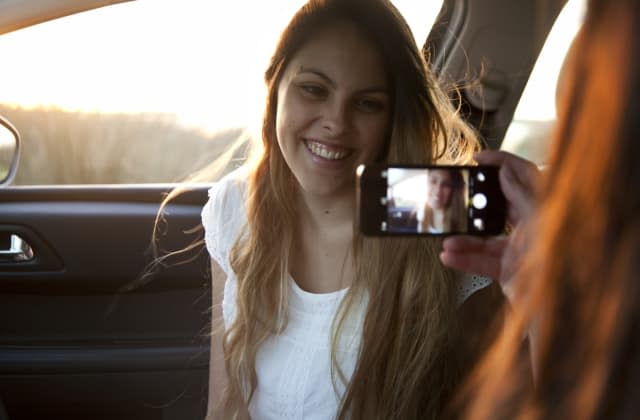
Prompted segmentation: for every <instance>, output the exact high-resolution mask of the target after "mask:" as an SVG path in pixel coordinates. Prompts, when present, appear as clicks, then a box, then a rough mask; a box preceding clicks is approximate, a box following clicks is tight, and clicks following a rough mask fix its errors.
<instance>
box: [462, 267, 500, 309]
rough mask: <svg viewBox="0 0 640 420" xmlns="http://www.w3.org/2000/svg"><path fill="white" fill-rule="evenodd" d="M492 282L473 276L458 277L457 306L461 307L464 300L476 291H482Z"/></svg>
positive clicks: (488, 279)
mask: <svg viewBox="0 0 640 420" xmlns="http://www.w3.org/2000/svg"><path fill="white" fill-rule="evenodd" d="M492 282H493V280H491V279H490V278H488V277H482V276H478V275H475V274H464V275H462V276H461V277H460V281H459V283H458V299H457V303H458V306H460V305H462V303H464V301H465V300H467V299H468V298H469V296H471V295H472V294H474V293H475V292H477V291H478V290H481V289H484V288H485V287H487V286H488V285H490V284H491V283H492Z"/></svg>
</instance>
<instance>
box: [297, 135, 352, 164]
mask: <svg viewBox="0 0 640 420" xmlns="http://www.w3.org/2000/svg"><path fill="white" fill-rule="evenodd" d="M304 144H305V146H307V150H309V152H311V154H312V155H314V156H316V157H319V158H321V159H324V160H328V161H337V160H343V159H345V158H346V157H348V156H349V155H350V154H351V150H349V149H347V148H345V147H340V146H336V145H330V144H326V143H322V142H319V141H316V140H308V139H307V140H305V141H304Z"/></svg>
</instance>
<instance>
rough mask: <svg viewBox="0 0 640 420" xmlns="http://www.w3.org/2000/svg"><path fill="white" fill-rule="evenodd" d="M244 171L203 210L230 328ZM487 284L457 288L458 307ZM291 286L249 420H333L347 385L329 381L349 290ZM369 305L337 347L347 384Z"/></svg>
mask: <svg viewBox="0 0 640 420" xmlns="http://www.w3.org/2000/svg"><path fill="white" fill-rule="evenodd" d="M245 175H246V173H245V172H244V171H242V170H236V171H234V172H232V173H230V174H229V175H227V176H225V177H224V178H223V179H222V180H220V181H219V182H217V183H216V184H214V186H213V187H212V188H211V189H210V190H209V201H208V202H207V204H206V205H205V206H204V208H203V210H202V224H203V226H204V229H205V243H206V245H207V249H208V251H209V253H210V255H211V257H212V258H213V259H214V260H215V261H216V262H217V263H218V264H219V265H220V267H221V268H222V270H223V271H224V272H225V273H226V274H227V281H226V283H225V286H224V297H223V302H222V312H223V318H224V324H225V327H226V328H228V327H229V326H230V325H231V323H232V322H233V320H234V318H235V316H236V305H235V302H236V289H237V279H236V276H235V274H234V273H233V271H232V270H231V267H230V264H229V253H230V250H231V247H232V246H233V244H234V243H235V241H236V239H237V238H238V236H239V235H241V234H242V233H243V227H244V226H245V224H246V209H245V206H244V194H245V191H246V176H245ZM490 283H491V280H490V279H487V278H483V277H477V276H473V277H465V278H463V279H462V281H461V282H460V289H459V292H458V302H459V303H462V302H463V301H464V300H465V299H466V298H467V297H469V296H471V294H473V293H474V292H475V291H477V290H479V289H482V288H484V287H486V286H487V285H489V284H490ZM290 285H291V287H290V288H289V302H290V306H289V312H288V316H289V319H288V324H287V327H286V329H285V330H284V332H283V333H282V334H280V335H277V336H273V337H271V338H270V339H268V340H267V342H265V343H264V344H263V345H262V347H261V348H260V349H259V350H258V354H257V356H256V372H257V375H258V385H257V388H256V390H255V392H254V396H253V398H252V400H251V403H250V406H249V412H250V414H251V418H252V419H253V420H262V419H278V420H286V419H296V420H297V419H311V420H314V419H318V420H325V419H333V418H334V417H335V415H336V414H337V409H338V405H339V399H340V398H341V397H342V394H343V393H344V386H342V384H340V383H339V380H338V381H337V382H338V383H337V392H338V395H336V392H335V391H334V385H333V380H332V378H331V338H332V330H331V326H332V321H333V319H334V317H335V315H336V311H337V308H338V305H339V304H340V301H341V300H342V298H343V297H344V295H345V294H346V292H347V289H342V290H339V291H337V292H333V293H325V294H314V293H309V292H306V291H304V290H302V289H301V288H300V287H298V285H297V284H296V282H295V281H293V279H291V282H290ZM365 307H366V303H365V302H363V304H362V305H360V307H359V308H358V310H357V313H355V314H353V315H352V316H351V317H350V318H349V320H350V321H349V323H348V325H346V326H345V327H344V330H343V333H342V336H341V339H340V343H339V345H338V348H337V359H338V362H339V364H340V367H341V369H342V371H343V373H344V374H345V375H346V378H347V379H349V378H350V377H351V375H352V373H353V370H354V368H355V364H356V359H357V354H358V348H359V344H360V332H361V331H362V328H361V327H362V321H363V317H364V309H365Z"/></svg>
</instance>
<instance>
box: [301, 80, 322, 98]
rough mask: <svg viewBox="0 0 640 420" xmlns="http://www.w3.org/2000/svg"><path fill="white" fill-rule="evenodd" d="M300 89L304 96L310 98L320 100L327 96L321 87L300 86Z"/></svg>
mask: <svg viewBox="0 0 640 420" xmlns="http://www.w3.org/2000/svg"><path fill="white" fill-rule="evenodd" d="M300 89H301V90H302V92H303V93H304V94H305V95H306V96H308V97H311V98H318V99H320V98H324V97H325V96H327V90H326V89H325V88H323V87H322V86H318V85H307V84H302V85H300Z"/></svg>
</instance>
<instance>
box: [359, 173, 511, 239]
mask: <svg viewBox="0 0 640 420" xmlns="http://www.w3.org/2000/svg"><path fill="white" fill-rule="evenodd" d="M359 178H360V182H359V206H360V211H359V217H360V228H361V231H362V232H363V233H365V234H372V235H453V234H471V235H495V234H499V233H501V232H502V231H503V229H504V225H505V215H506V214H505V213H506V210H505V199H504V196H503V195H502V191H501V189H500V186H499V179H498V168H496V167H487V166H484V167H482V166H428V167H427V166H422V167H415V166H407V167H403V166H381V165H378V166H375V167H368V168H366V169H363V170H362V171H361V172H360V174H359Z"/></svg>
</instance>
